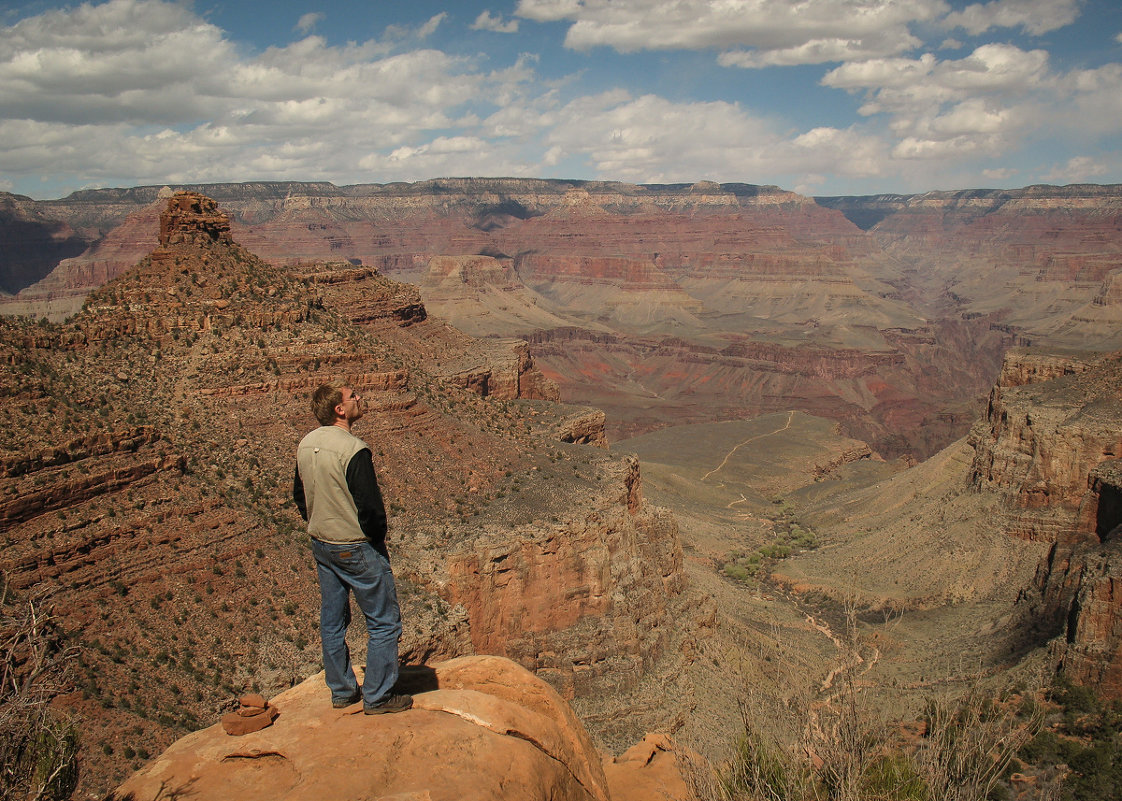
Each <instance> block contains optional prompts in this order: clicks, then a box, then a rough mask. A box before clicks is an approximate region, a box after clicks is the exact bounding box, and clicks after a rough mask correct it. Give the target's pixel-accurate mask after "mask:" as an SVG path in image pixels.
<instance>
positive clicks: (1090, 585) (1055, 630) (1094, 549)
mask: <svg viewBox="0 0 1122 801" xmlns="http://www.w3.org/2000/svg"><path fill="white" fill-rule="evenodd" d="M1076 533H1077V536H1074V537H1071V538H1069V541H1067V542H1060V543H1057V544H1056V545H1054V546H1053V548H1052V550H1051V552H1050V553H1049V555H1048V558H1047V559H1046V560H1045V561H1044V562H1043V563H1041V565H1040V568H1039V569H1038V570H1037V577H1036V586H1035V588H1034V590H1035V592H1034V593H1032V594H1028V595H1026V601H1028V602H1029V609H1030V614H1031V616H1032V620H1033V622H1034V624H1035V627H1036V630H1037V631H1038V632H1039V633H1040V636H1042V637H1045V638H1047V637H1062V639H1060V640H1059V641H1058V642H1057V644H1056V651H1057V653H1058V656H1059V667H1060V669H1061V671H1062V672H1063V673H1064V675H1065V676H1067V677H1068V678H1070V679H1071V680H1072V681H1074V682H1075V683H1077V684H1082V685H1085V686H1089V687H1094V688H1095V689H1096V691H1097V692H1099V693H1100V694H1102V695H1103V696H1104V697H1107V698H1122V460H1117V459H1116V460H1112V461H1107V462H1103V463H1102V464H1100V465H1099V466H1098V467H1096V468H1095V469H1094V470H1092V471H1091V474H1090V476H1089V478H1088V488H1087V492H1086V495H1085V497H1084V499H1083V503H1082V504H1081V508H1080V514H1079V518H1078V522H1077V524H1076Z"/></svg>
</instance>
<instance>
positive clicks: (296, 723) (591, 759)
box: [114, 656, 685, 801]
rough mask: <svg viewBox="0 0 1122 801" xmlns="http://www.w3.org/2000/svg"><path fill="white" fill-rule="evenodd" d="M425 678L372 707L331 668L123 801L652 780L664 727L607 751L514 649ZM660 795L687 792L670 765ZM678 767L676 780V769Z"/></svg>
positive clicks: (477, 793) (137, 781)
mask: <svg viewBox="0 0 1122 801" xmlns="http://www.w3.org/2000/svg"><path fill="white" fill-rule="evenodd" d="M411 681H412V682H413V683H414V684H415V688H414V704H413V708H412V709H410V710H408V711H405V712H401V713H398V714H395V715H382V716H377V717H369V716H365V715H362V714H361V707H357V706H356V707H352V708H349V709H345V710H336V709H332V708H331V706H330V705H329V704H328V703H327V694H326V690H325V689H324V687H323V679H322V674H320V675H319V676H313V677H312V678H310V679H308V680H306V681H305V682H303V683H302V684H300V685H298V686H296V687H293V688H292V689H291V690H288V691H287V692H285V693H282V694H281V695H279V696H277V697H276V698H274V699H272V702H271V703H272V704H273V705H274V706H275V707H276V708H277V710H278V711H279V713H280V714H279V717H278V718H277V720H276V722H275V723H274V725H272V726H270V727H269V728H266V729H263V730H261V731H258V732H253V733H250V734H247V735H245V736H243V737H238V738H233V737H230V736H228V735H227V734H226V733H225V732H223V731H222V729H221V728H220V727H218V726H214V727H211V728H209V729H205V730H202V731H199V732H196V733H194V734H192V735H189V736H187V737H185V738H183V739H182V740H180V741H179V742H177V743H175V744H174V745H173V746H171V747H170V748H168V749H167V751H165V752H164V753H163V754H162V755H160V756H158V757H157V758H156V759H154V760H153V761H152V762H151V763H149V764H148V765H147V766H145V767H144V768H143V769H142V770H140V771H139V772H137V773H136V774H135V775H133V776H132V777H131V778H129V780H128V781H126V782H125V783H124V784H122V785H121V787H120V788H119V789H118V790H117V791H116V793H115V794H114V797H115V798H117V799H119V800H120V801H125V799H128V800H129V801H155V799H157V798H164V797H166V796H167V795H168V794H171V795H177V794H179V793H182V792H189V793H190V795H191V797H192V798H198V799H200V801H205V800H206V799H227V798H230V797H231V794H235V795H237V797H238V798H239V799H245V801H253V799H262V800H263V801H264V800H265V799H268V800H269V801H273V800H274V799H291V800H292V801H297V800H298V799H312V798H315V799H320V798H324V797H329V798H332V799H338V800H339V801H346V800H347V799H356V801H357V799H365V798H370V797H372V794H373V795H375V796H377V797H379V798H390V797H392V798H416V799H421V798H425V799H432V801H440V800H441V799H448V801H452V799H462V798H478V799H495V801H499V800H500V799H503V800H507V799H509V800H510V801H513V800H514V799H518V801H532V800H533V799H542V801H545V800H546V799H549V800H550V801H611V799H613V798H618V799H624V798H628V797H631V796H627V795H626V794H620V795H617V794H616V793H615V792H614V790H615V787H621V786H626V785H628V784H629V783H631V782H633V781H635V780H636V779H639V780H642V781H646V782H650V781H651V779H650V778H648V777H647V774H648V773H651V772H652V771H651V770H650V769H649V768H647V765H648V764H649V763H650V761H651V759H653V757H654V756H655V755H656V753H657V754H661V755H666V754H671V753H672V746H671V745H670V744H669V741H668V740H666V739H665V738H663V739H661V740H657V741H653V742H654V743H655V745H650V744H648V745H647V746H646V749H645V750H646V751H647V752H649V758H648V760H647V761H645V762H643V763H641V764H640V762H639V760H638V759H637V758H635V757H636V755H637V753H638V752H636V755H633V758H632V759H629V760H619V761H616V760H613V761H612V763H611V764H612V770H611V773H612V776H613V780H614V781H613V782H609V780H608V779H607V777H606V776H605V771H604V767H603V765H602V761H603V759H604V758H603V757H602V755H601V754H599V753H598V752H597V751H596V749H595V748H594V747H593V745H592V741H591V739H590V738H589V736H588V734H587V732H586V731H585V730H584V727H583V726H582V725H581V723H580V721H579V720H578V719H577V717H576V715H575V714H574V713H573V711H572V710H571V709H570V708H569V706H568V705H567V704H566V703H565V702H564V701H563V700H561V698H560V697H559V696H558V695H557V693H556V692H555V691H554V690H552V689H551V688H550V687H549V685H548V684H546V683H545V682H543V681H541V680H540V679H537V678H535V677H534V676H533V675H532V674H531V673H529V672H527V671H526V670H524V669H522V668H520V667H518V666H517V665H515V664H514V663H512V662H510V661H507V660H505V659H499V658H496V657H492V656H480V657H465V658H462V659H456V660H452V661H450V662H444V663H438V664H435V665H433V666H432V667H431V668H425V669H423V670H420V671H415V672H414V673H413V674H412V675H410V674H409V673H406V674H405V675H404V676H403V682H405V683H409V682H411ZM660 767H661V769H662V771H663V774H664V775H665V776H666V780H667V781H666V784H665V785H664V786H663V787H662V788H661V789H662V791H663V793H665V794H664V795H663V796H662V797H663V798H669V799H679V800H681V799H684V798H685V793H684V792H683V791H684V789H685V785H684V783H683V782H682V781H681V778H680V776H678V777H676V776H675V774H674V773H673V772H672V768H670V770H667V767H665V766H660ZM675 778H677V782H676V783H675V781H674V779H675Z"/></svg>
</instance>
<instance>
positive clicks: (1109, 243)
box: [0, 179, 1122, 457]
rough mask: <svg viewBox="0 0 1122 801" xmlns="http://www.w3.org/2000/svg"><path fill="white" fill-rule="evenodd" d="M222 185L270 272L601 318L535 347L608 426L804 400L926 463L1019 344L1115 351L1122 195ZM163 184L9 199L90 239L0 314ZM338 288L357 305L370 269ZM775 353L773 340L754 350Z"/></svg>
mask: <svg viewBox="0 0 1122 801" xmlns="http://www.w3.org/2000/svg"><path fill="white" fill-rule="evenodd" d="M206 190H207V192H209V193H210V195H211V196H213V197H215V198H216V199H218V200H219V201H220V202H221V203H222V204H223V207H224V208H226V209H227V210H228V211H229V213H230V215H231V227H232V230H233V232H234V234H235V235H236V237H237V239H238V241H239V242H242V243H243V244H244V245H246V246H248V247H250V248H251V249H252V250H253V251H254V252H256V253H258V254H259V255H261V256H264V257H265V258H267V259H268V260H270V261H272V262H273V263H274V264H278V265H282V264H283V265H286V266H290V267H292V268H294V269H300V268H299V266H298V265H299V264H301V263H303V262H307V261H316V260H318V261H324V262H334V263H346V262H349V263H350V264H351V265H352V267H355V268H368V269H377V270H378V271H380V273H381V274H382V275H384V276H386V277H396V278H398V279H402V280H405V281H407V282H410V283H413V284H416V285H418V286H419V287H420V290H421V298H422V299H423V301H424V304H425V305H426V306H427V307H428V308H429V309H431V310H434V311H435V313H436V314H437V315H438V316H440V317H442V318H443V319H445V320H448V321H450V322H452V323H453V324H454V325H456V326H458V327H460V328H461V329H462V330H464V331H465V332H467V333H470V334H472V335H474V336H480V337H498V338H509V337H517V338H527V337H531V336H539V335H540V336H542V337H543V338H549V337H556V336H558V335H561V336H567V334H565V333H564V332H567V331H570V330H572V329H579V330H581V331H583V332H585V333H584V334H583V335H582V336H581V337H579V338H577V339H575V340H574V341H575V342H579V343H580V347H579V350H577V351H574V352H565V351H561V352H558V351H557V350H552V351H550V352H548V353H546V352H535V353H534V358H535V359H536V361H537V364H538V367H539V369H540V370H541V371H542V372H543V373H544V375H545V376H546V377H547V378H548V379H549V380H550V381H552V382H554V383H556V384H557V386H558V391H559V395H560V398H561V399H562V400H564V401H566V402H570V403H576V404H585V405H590V406H596V407H599V408H603V409H605V411H606V412H607V418H606V435H607V437H608V438H609V439H610V440H611V439H620V438H624V437H628V436H633V435H636V434H640V433H643V432H646V431H650V430H653V429H656V428H660V427H664V426H667V425H674V424H677V423H682V422H698V421H711V420H716V419H729V418H740V417H746V416H753V415H758V414H762V413H767V412H770V411H774V410H786V409H788V408H798V409H801V410H804V411H808V412H811V413H814V414H819V415H825V416H827V417H830V418H832V419H835V420H838V421H839V423H840V424H841V425H842V426H843V428H844V429H845V431H846V433H847V434H849V435H852V436H856V437H859V438H861V439H865V440H867V441H869V442H870V443H871V444H872V445H873V446H874V447H875V448H876V449H877V450H878V451H879V452H881V453H882V454H884V455H888V456H893V455H899V454H909V455H911V456H916V457H922V456H925V455H928V454H930V453H933V452H934V451H935V450H938V449H939V448H940V447H942V446H944V445H946V444H947V443H949V442H950V441H952V440H953V439H955V438H957V437H958V436H961V435H962V434H964V433H965V431H966V429H967V428H968V426H969V421H971V420H972V419H973V418H974V417H975V416H976V414H977V413H978V412H979V411H980V408H981V407H980V405H979V399H980V398H981V397H982V396H983V395H984V393H985V391H986V389H987V388H988V387H989V386H991V385H992V383H993V380H994V378H995V376H996V374H997V370H998V369H999V365H1000V363H1001V354H1002V353H1003V351H1004V350H1005V348H1007V347H1009V346H1010V345H1014V344H1028V343H1030V342H1032V343H1035V344H1040V345H1050V344H1056V343H1057V342H1058V343H1060V344H1068V345H1069V346H1071V347H1080V348H1083V347H1098V348H1100V349H1109V348H1113V347H1119V346H1122V342H1120V341H1117V340H1118V336H1119V335H1118V334H1117V332H1118V330H1120V329H1122V325H1120V323H1122V318H1120V317H1119V315H1120V314H1122V295H1120V294H1119V292H1120V290H1119V286H1122V283H1119V281H1120V280H1122V279H1119V275H1120V271H1119V269H1118V264H1117V263H1116V262H1117V254H1118V253H1119V252H1120V251H1122V245H1120V242H1119V240H1120V233H1119V219H1120V217H1119V213H1118V207H1119V194H1120V193H1119V192H1118V189H1117V187H1031V188H1028V189H1024V190H1015V191H1008V192H960V193H928V194H926V195H916V196H883V197H872V198H819V199H817V202H816V201H815V200H812V199H810V198H807V197H802V196H799V195H797V194H794V193H791V192H786V191H783V190H781V189H778V188H776V187H756V186H748V185H743V184H714V183H709V182H700V183H696V184H674V185H651V186H635V185H628V184H620V183H610V182H587V181H547V180H535V179H440V180H434V181H425V182H420V183H416V184H388V185H357V186H347V187H336V186H333V185H331V184H325V183H304V184H297V183H247V184H227V185H222V184H219V185H210V186H207V187H206ZM168 191H170V190H167V189H166V188H161V187H140V188H135V189H122V190H95V191H88V192H81V193H75V194H74V195H71V196H69V197H68V198H64V199H61V200H58V201H45V202H41V203H37V204H32V205H31V206H28V204H29V203H31V201H27V200H26V199H23V200H19V199H17V198H15V196H11V197H12V198H13V200H12V201H11V202H12V203H16V202H17V200H18V202H19V204H22V205H21V208H25V212H23V213H25V214H26V213H30V212H27V211H26V209H30V208H32V207H33V209H34V211H35V213H36V214H39V215H40V217H42V219H44V220H53V221H55V222H56V223H57V224H58V225H59V226H66V227H68V228H69V230H73V231H74V232H75V236H77V237H78V238H79V239H81V241H84V242H88V243H89V248H88V249H87V251H86V252H85V253H83V254H80V255H78V256H74V257H71V258H70V259H69V260H68V261H64V262H62V263H59V265H58V267H57V269H56V270H55V271H54V272H53V273H52V274H51V275H50V276H48V277H46V278H45V279H43V280H41V281H40V282H39V283H38V284H36V285H34V286H28V287H26V288H24V289H23V291H22V292H20V293H19V294H18V295H17V296H15V297H12V298H8V299H6V300H4V301H2V302H0V308H2V309H6V310H7V312H9V313H13V312H36V311H37V312H39V313H47V314H49V315H51V316H52V319H61V318H63V317H65V316H67V315H68V314H70V313H73V311H75V310H76V309H77V308H78V307H79V305H80V302H81V299H82V298H83V297H84V295H85V293H86V292H87V291H88V290H89V288H90V287H91V286H93V285H96V284H97V283H99V282H101V281H103V280H105V279H107V278H108V277H111V276H112V275H114V274H116V273H117V272H119V271H120V270H123V269H125V268H126V267H127V266H129V265H131V264H132V262H133V261H135V260H136V259H137V258H139V257H140V256H141V255H143V254H144V253H145V252H147V250H148V249H149V247H148V245H147V244H146V242H145V241H144V236H145V235H146V234H144V233H143V232H144V231H150V230H151V229H150V227H146V226H145V225H143V224H141V223H142V222H143V220H144V219H146V218H150V217H152V216H153V215H154V214H155V213H156V209H158V204H159V201H160V196H161V194H165V195H166V194H167V192H168ZM130 215H131V216H130ZM847 218H848V219H847ZM854 221H856V223H859V224H854ZM873 223H875V224H873ZM60 230H61V229H60ZM147 236H151V234H147ZM338 290H339V291H338V292H336V293H335V294H336V296H338V295H340V294H346V293H348V292H349V294H351V295H352V299H351V300H350V301H346V302H349V303H351V304H361V303H363V302H364V301H363V300H362V297H363V296H362V292H363V291H364V285H363V284H362V283H361V282H351V283H345V284H344V285H343V286H340V287H338ZM769 347H770V348H773V353H774V354H779V355H778V356H773V357H771V358H768V359H765V360H744V359H742V358H740V357H739V355H738V351H742V350H749V351H754V352H759V351H760V350H761V349H764V348H769ZM830 352H836V353H837V355H836V356H834V355H832V354H830ZM710 353H711V354H717V355H718V356H719V358H716V359H710V358H707V357H706V356H705V354H710ZM857 355H860V357H862V358H865V359H867V361H868V363H869V364H872V365H873V367H872V369H871V370H869V371H867V372H866V373H864V374H862V375H861V376H855V375H853V374H852V373H851V372H848V373H847V372H836V371H829V370H827V371H825V372H823V371H822V370H821V368H816V367H815V366H814V365H815V364H821V363H822V362H823V360H826V361H830V360H833V361H837V360H839V359H840V360H849V359H851V358H853V357H855V356H857ZM776 368H778V369H776ZM815 370H818V372H817V373H815V372H814V371H815ZM469 373H470V371H469ZM464 380H468V381H475V380H477V379H475V378H474V377H472V376H471V375H468V374H465V379H464ZM705 410H710V411H708V412H707V411H705Z"/></svg>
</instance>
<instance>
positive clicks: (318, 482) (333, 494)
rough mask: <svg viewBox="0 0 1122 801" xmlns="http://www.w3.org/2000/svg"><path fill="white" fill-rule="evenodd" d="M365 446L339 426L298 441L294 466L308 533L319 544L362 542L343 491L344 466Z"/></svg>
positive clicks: (355, 512)
mask: <svg viewBox="0 0 1122 801" xmlns="http://www.w3.org/2000/svg"><path fill="white" fill-rule="evenodd" d="M365 447H367V445H366V443H365V442H363V441H362V440H361V439H359V438H358V437H356V436H355V435H354V434H351V433H348V432H347V431H344V430H343V429H342V428H340V427H339V426H321V427H319V428H317V429H315V430H314V431H311V432H309V433H308V434H307V436H305V437H304V438H303V439H302V440H300V445H299V446H298V447H297V448H296V465H297V467H298V468H299V470H300V480H301V481H302V482H303V483H304V499H305V501H306V503H307V506H308V533H309V534H311V535H312V537H314V538H315V539H317V540H320V541H322V542H333V543H340V544H346V543H350V542H362V541H363V540H365V539H366V536H365V535H364V534H363V533H362V529H361V528H360V527H359V524H358V507H356V506H355V501H354V498H353V497H351V491H350V489H348V488H347V465H348V464H350V462H351V459H352V458H353V457H354V455H355V454H356V453H358V452H359V451H361V450H362V449H363V448H365Z"/></svg>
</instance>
